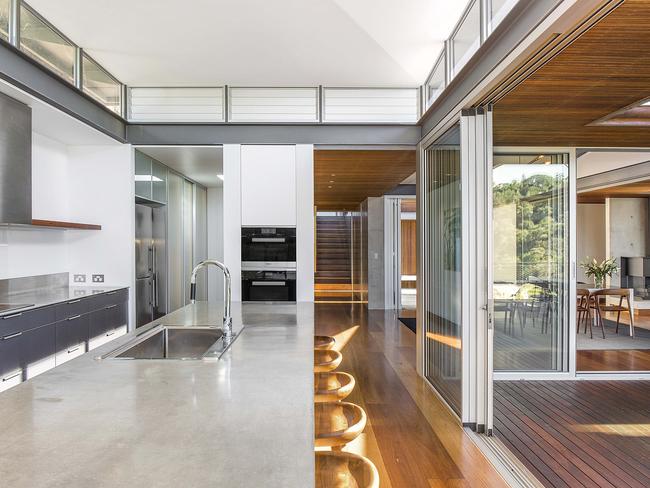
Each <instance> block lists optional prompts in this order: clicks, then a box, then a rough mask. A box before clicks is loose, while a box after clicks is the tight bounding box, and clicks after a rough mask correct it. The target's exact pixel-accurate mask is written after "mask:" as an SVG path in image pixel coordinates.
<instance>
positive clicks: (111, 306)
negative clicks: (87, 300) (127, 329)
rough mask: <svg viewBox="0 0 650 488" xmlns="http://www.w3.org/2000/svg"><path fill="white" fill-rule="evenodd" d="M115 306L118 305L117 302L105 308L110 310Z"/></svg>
mask: <svg viewBox="0 0 650 488" xmlns="http://www.w3.org/2000/svg"><path fill="white" fill-rule="evenodd" d="M115 307H117V304H115V305H109V306H107V307H104V310H110V309H111V308H115Z"/></svg>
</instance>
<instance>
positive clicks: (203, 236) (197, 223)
mask: <svg viewBox="0 0 650 488" xmlns="http://www.w3.org/2000/svg"><path fill="white" fill-rule="evenodd" d="M193 244H194V265H195V266H196V265H197V264H198V263H199V262H200V261H203V260H204V259H207V258H208V192H207V190H206V189H205V188H203V187H202V186H199V185H194V242H193ZM196 283H197V289H196V299H197V300H207V299H208V272H207V270H203V271H200V274H199V276H198V277H197V280H196Z"/></svg>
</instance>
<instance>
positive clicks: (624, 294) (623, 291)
mask: <svg viewBox="0 0 650 488" xmlns="http://www.w3.org/2000/svg"><path fill="white" fill-rule="evenodd" d="M630 295H631V292H630V289H629V288H616V289H614V288H606V289H604V290H597V291H595V292H593V293H592V294H591V296H592V297H593V303H592V305H591V308H593V309H595V310H596V313H597V318H598V321H599V322H600V327H601V328H602V332H603V339H604V338H605V324H604V322H603V312H616V333H617V334H618V327H619V325H620V322H621V312H627V313H629V314H630V325H631V328H630V329H631V331H632V337H634V314H633V313H632V306H631V304H630ZM601 297H602V298H604V300H602V301H601ZM607 297H618V298H619V300H618V304H613V305H612V304H608V303H607ZM623 300H625V302H626V304H627V306H624V305H623Z"/></svg>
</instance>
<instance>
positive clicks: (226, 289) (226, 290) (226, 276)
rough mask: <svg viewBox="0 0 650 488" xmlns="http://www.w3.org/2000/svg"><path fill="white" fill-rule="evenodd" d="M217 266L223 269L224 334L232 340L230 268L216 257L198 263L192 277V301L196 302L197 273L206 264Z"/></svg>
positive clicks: (225, 337) (226, 339)
mask: <svg viewBox="0 0 650 488" xmlns="http://www.w3.org/2000/svg"><path fill="white" fill-rule="evenodd" d="M209 265H212V266H216V267H217V268H220V269H221V271H223V283H224V286H223V295H224V300H223V301H224V306H223V336H224V341H225V342H230V340H231V339H232V317H231V316H230V302H231V300H232V289H231V285H230V270H228V268H227V267H226V265H225V264H223V263H221V262H219V261H216V260H215V259H206V260H205V261H201V262H200V263H199V264H197V265H196V266H195V267H194V269H193V270H192V277H191V278H190V303H195V302H196V274H197V273H198V271H199V270H200V269H201V268H204V267H205V266H209Z"/></svg>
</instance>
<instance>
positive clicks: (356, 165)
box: [314, 149, 415, 210]
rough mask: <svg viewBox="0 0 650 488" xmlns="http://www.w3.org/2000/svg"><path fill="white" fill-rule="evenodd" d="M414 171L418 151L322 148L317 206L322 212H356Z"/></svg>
mask: <svg viewBox="0 0 650 488" xmlns="http://www.w3.org/2000/svg"><path fill="white" fill-rule="evenodd" d="M414 172H415V150H401V149H400V150H348V149H341V150H338V149H337V150H327V149H318V150H316V151H314V204H315V205H316V207H317V208H318V210H356V209H357V208H358V207H359V204H360V203H361V202H362V201H363V200H365V199H366V198H368V197H378V196H381V195H383V194H384V193H386V192H387V191H389V190H391V189H392V188H394V187H395V186H397V185H399V184H400V183H401V182H402V181H404V180H405V179H406V178H408V177H409V176H411V175H412V174H413V173H414ZM332 175H335V176H332ZM330 181H333V183H330ZM330 186H331V187H332V188H329V187H330Z"/></svg>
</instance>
